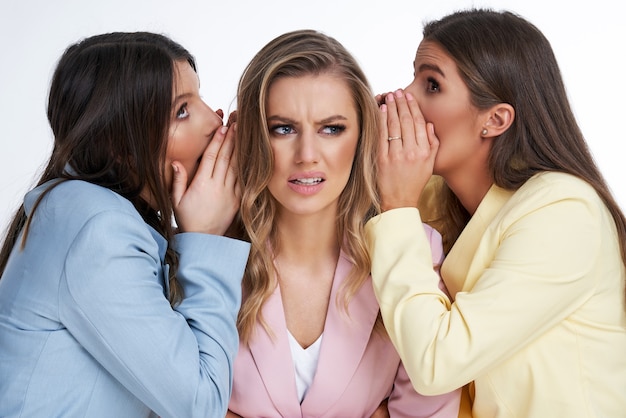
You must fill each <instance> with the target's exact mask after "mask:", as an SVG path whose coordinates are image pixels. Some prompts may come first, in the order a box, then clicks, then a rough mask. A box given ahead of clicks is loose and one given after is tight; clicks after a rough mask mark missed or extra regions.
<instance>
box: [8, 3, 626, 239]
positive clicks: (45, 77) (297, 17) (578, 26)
mask: <svg viewBox="0 0 626 418" xmlns="http://www.w3.org/2000/svg"><path fill="white" fill-rule="evenodd" d="M469 7H490V8H493V9H497V10H504V9H506V10H510V11H513V12H516V13H518V14H520V15H522V16H524V17H525V18H527V19H528V20H530V21H531V22H533V23H534V24H535V25H537V26H538V27H539V29H540V30H542V31H543V33H544V34H545V35H546V36H547V38H548V39H549V40H550V42H551V43H552V46H553V48H554V50H555V54H556V56H557V59H558V61H559V64H560V67H561V71H562V73H563V77H564V79H565V84H566V87H567V89H568V95H569V97H570V100H571V103H572V106H573V108H574V112H575V113H576V116H577V118H578V121H579V124H580V126H581V129H582V131H583V133H584V134H585V137H586V138H587V141H588V142H589V144H590V147H591V149H592V152H593V154H594V156H595V158H596V161H597V162H598V164H599V166H600V169H601V170H602V172H603V173H604V175H605V177H606V179H607V181H608V183H609V186H610V187H611V188H612V190H613V192H614V194H615V196H616V197H617V200H618V203H619V204H620V205H621V207H622V208H623V209H626V184H625V178H626V168H624V167H625V165H626V161H624V157H623V151H624V148H625V147H624V144H625V143H626V134H625V133H624V126H623V122H624V120H625V119H626V104H625V103H624V100H625V99H626V78H625V77H626V76H625V75H624V68H625V64H626V47H625V46H624V43H625V41H626V25H624V24H623V17H622V15H621V12H618V10H621V9H622V8H621V7H620V3H619V2H618V0H594V1H591V2H589V1H586V2H579V1H569V0H552V1H550V0H526V1H523V2H522V1H519V0H500V1H498V0H476V1H471V0H430V1H424V0H421V1H420V0H385V1H381V0H378V1H372V0H345V1H342V0H309V1H298V0H290V1H289V0H222V1H219V2H217V1H213V0H205V1H201V0H187V1H182V2H175V1H171V0H169V1H166V0H154V1H148V0H145V1H142V0H107V1H86V0H55V1H50V0H24V1H19V2H18V1H11V2H10V1H8V0H2V2H1V4H0V51H1V53H2V64H1V65H0V98H1V100H0V127H1V128H2V129H1V133H0V138H1V139H0V140H1V141H2V147H1V150H0V230H1V231H4V229H5V227H6V225H7V224H8V222H9V220H10V218H11V217H12V215H13V213H14V211H15V210H16V209H17V207H18V206H19V205H20V204H21V202H22V198H23V195H24V193H25V192H26V191H27V190H28V189H30V188H31V187H32V185H33V184H34V182H35V181H36V180H37V179H38V177H39V175H40V173H41V170H42V169H43V165H44V163H45V162H46V161H47V159H48V157H49V153H50V150H51V149H52V137H51V134H50V129H49V127H48V124H47V120H46V100H47V94H48V87H49V82H50V77H51V74H52V71H53V69H54V67H55V65H56V62H57V60H58V58H59V57H60V55H61V54H62V53H63V51H64V49H65V48H66V47H67V46H68V45H69V44H71V43H73V42H75V41H77V40H79V39H81V38H84V37H86V36H90V35H94V34H97V33H103V32H111V31H138V30H148V31H154V32H159V33H163V34H166V35H168V36H170V37H172V38H173V39H174V40H176V41H178V42H179V43H181V44H182V45H183V46H185V47H186V48H187V49H189V50H190V51H191V52H192V54H194V55H195V56H196V59H197V62H198V66H199V75H200V81H201V93H202V95H203V97H204V99H205V101H206V102H207V103H208V104H209V105H210V106H211V107H212V108H213V109H218V108H222V109H224V111H225V112H228V111H230V110H233V109H234V106H235V102H234V97H235V92H236V86H237V81H238V79H239V76H240V74H241V72H242V70H243V69H244V67H245V65H246V64H247V63H248V61H249V60H250V59H251V58H252V56H253V55H254V54H255V53H256V52H257V51H258V50H259V49H260V48H261V47H262V46H263V45H265V43H267V42H268V41H269V40H271V39H272V38H274V37H275V36H277V35H279V34H281V33H283V32H287V31H290V30H294V29H303V28H309V29H317V30H320V31H323V32H325V33H327V34H329V35H331V36H333V37H335V38H337V40H339V41H340V42H342V43H343V44H344V45H345V46H346V47H347V48H348V49H349V50H350V51H351V52H352V53H353V54H354V56H355V57H356V58H357V60H358V61H359V62H360V64H361V65H362V67H363V69H364V70H365V72H366V74H367V75H368V77H369V80H370V83H371V85H372V87H373V90H374V92H376V93H380V92H386V91H390V90H393V89H396V88H398V87H404V86H406V85H407V84H408V83H409V82H410V81H411V80H412V73H413V68H412V62H413V58H414V54H415V50H416V48H417V45H418V43H419V41H420V40H421V38H422V36H421V30H422V24H423V23H424V22H425V21H427V20H431V19H436V18H439V17H442V16H443V15H445V14H448V13H450V12H453V11H455V10H458V9H465V8H469ZM0 237H1V238H2V240H3V239H4V237H3V235H1V236H0Z"/></svg>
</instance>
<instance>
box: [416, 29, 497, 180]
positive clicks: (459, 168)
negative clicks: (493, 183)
mask: <svg viewBox="0 0 626 418" xmlns="http://www.w3.org/2000/svg"><path fill="white" fill-rule="evenodd" d="M406 91H407V92H409V93H411V94H412V95H413V96H414V97H415V98H416V100H417V102H418V103H419V106H420V109H421V110H422V113H423V115H424V118H425V120H426V121H427V122H432V123H433V124H434V127H435V133H436V134H437V137H438V138H439V141H440V145H439V151H438V153H437V157H436V159H435V167H434V173H435V174H439V175H441V176H443V177H444V178H446V179H447V180H450V179H451V178H452V177H457V178H458V177H459V176H468V175H470V174H471V173H473V172H475V170H481V171H483V170H484V167H486V164H487V156H488V153H489V148H490V146H491V141H489V140H484V139H483V138H482V137H481V131H482V129H483V121H484V118H483V117H482V116H483V115H482V114H481V112H480V110H479V109H478V108H476V107H475V106H474V105H472V103H471V102H470V92H469V89H468V88H467V86H466V84H465V82H464V81H463V79H461V76H460V75H459V72H458V69H457V65H456V63H455V62H454V61H453V60H452V58H450V56H449V55H448V54H447V52H446V51H445V50H444V49H443V48H441V47H440V46H439V45H438V44H437V43H434V42H430V41H424V42H422V43H421V44H420V46H419V48H418V50H417V54H416V56H415V62H414V80H413V82H412V83H411V84H410V85H409V86H407V87H406Z"/></svg>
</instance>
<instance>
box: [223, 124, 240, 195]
mask: <svg viewBox="0 0 626 418" xmlns="http://www.w3.org/2000/svg"><path fill="white" fill-rule="evenodd" d="M229 136H230V137H231V138H228V137H229ZM226 137H227V141H231V142H232V144H233V150H232V152H231V155H230V165H229V167H228V171H227V172H226V179H225V184H226V185H227V186H230V187H234V185H235V183H236V182H237V165H238V164H237V163H238V161H237V152H236V148H237V147H236V141H235V140H236V139H237V124H236V123H233V125H232V126H231V127H230V128H229V129H228V133H227V134H226Z"/></svg>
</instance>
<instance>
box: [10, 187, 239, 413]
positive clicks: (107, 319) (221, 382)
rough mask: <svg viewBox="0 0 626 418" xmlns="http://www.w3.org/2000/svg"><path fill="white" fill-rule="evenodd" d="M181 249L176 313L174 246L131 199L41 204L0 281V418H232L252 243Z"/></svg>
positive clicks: (203, 239)
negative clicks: (169, 250) (168, 256)
mask: <svg viewBox="0 0 626 418" xmlns="http://www.w3.org/2000/svg"><path fill="white" fill-rule="evenodd" d="M47 186H49V184H46V185H43V186H40V187H38V188H36V189H34V190H33V191H31V192H29V193H28V194H27V196H26V198H25V201H24V205H25V209H26V213H27V214H28V215H29V216H30V215H32V214H31V211H32V207H33V204H34V203H35V201H36V200H37V199H38V198H39V196H40V195H41V193H42V191H43V189H44V188H45V187H47ZM20 239H21V238H20ZM175 241H176V242H175V245H174V248H175V249H176V251H177V252H178V253H179V255H180V266H179V269H178V277H179V280H180V283H181V285H182V287H183V289H184V293H185V298H184V300H183V301H182V303H180V305H178V306H177V307H176V308H174V309H172V308H171V307H170V304H169V302H168V300H167V293H168V282H167V280H166V278H167V277H168V266H167V265H166V264H165V263H164V255H165V249H166V246H167V242H166V240H165V239H164V238H163V237H162V236H161V235H159V234H158V233H157V232H156V231H155V230H154V229H152V228H151V227H150V226H148V225H147V224H146V223H145V222H144V221H143V219H142V218H141V216H140V215H139V213H138V212H137V211H136V210H135V208H134V207H133V206H132V204H131V203H130V202H129V201H128V200H126V199H124V198H123V197H121V196H120V195H118V194H116V193H114V192H112V191H110V190H108V189H105V188H102V187H99V186H95V185H92V184H89V183H86V182H82V181H67V182H64V183H61V184H59V185H58V186H57V187H55V188H54V189H53V190H52V191H51V192H50V193H48V194H47V195H46V196H45V197H44V198H43V200H42V201H41V204H40V205H39V207H38V209H37V210H36V211H35V213H34V216H33V218H32V223H31V229H30V233H29V235H28V238H27V241H26V247H25V248H24V249H23V250H20V248H19V244H18V245H16V247H15V248H14V250H13V253H12V254H11V257H10V258H9V261H8V264H7V266H6V269H5V271H4V274H3V275H2V278H1V279H0V416H1V417H4V418H8V417H52V416H55V417H57V416H64V417H69V416H71V417H74V416H76V417H78V416H80V417H133V418H134V417H151V416H156V415H159V416H161V417H163V418H167V417H177V418H178V417H213V416H224V415H225V413H226V409H227V405H228V400H229V397H230V391H231V380H232V367H233V357H234V354H235V353H236V351H237V346H238V336H237V330H236V327H235V321H236V317H237V312H238V309H239V306H240V302H241V277H242V275H243V270H244V268H245V264H246V261H247V257H248V252H249V245H248V244H247V243H244V242H242V241H237V240H233V239H228V238H224V237H219V236H212V235H207V234H198V233H181V234H178V235H177V236H176V240H175ZM18 242H19V240H18Z"/></svg>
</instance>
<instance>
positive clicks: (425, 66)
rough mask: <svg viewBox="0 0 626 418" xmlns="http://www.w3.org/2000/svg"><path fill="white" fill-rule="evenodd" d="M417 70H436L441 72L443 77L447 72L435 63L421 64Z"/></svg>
mask: <svg viewBox="0 0 626 418" xmlns="http://www.w3.org/2000/svg"><path fill="white" fill-rule="evenodd" d="M417 70H418V72H420V73H421V72H423V71H434V72H436V73H438V74H441V76H442V77H445V74H444V73H443V71H441V68H439V66H437V65H434V64H420V66H419V67H418V69H417Z"/></svg>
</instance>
